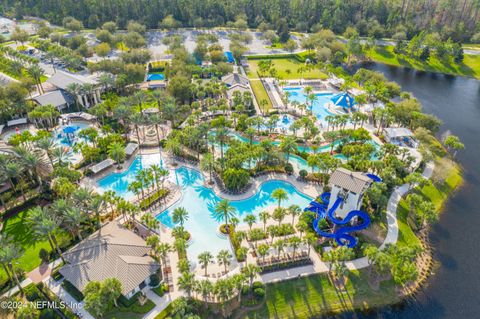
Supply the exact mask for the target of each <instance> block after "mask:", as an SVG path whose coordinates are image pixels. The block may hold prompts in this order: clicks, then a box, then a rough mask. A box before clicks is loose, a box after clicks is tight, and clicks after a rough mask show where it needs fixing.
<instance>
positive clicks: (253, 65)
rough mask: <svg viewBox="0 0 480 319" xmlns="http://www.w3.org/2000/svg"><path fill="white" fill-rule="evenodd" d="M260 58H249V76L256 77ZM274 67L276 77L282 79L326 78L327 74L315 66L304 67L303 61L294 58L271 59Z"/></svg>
mask: <svg viewBox="0 0 480 319" xmlns="http://www.w3.org/2000/svg"><path fill="white" fill-rule="evenodd" d="M260 61H261V60H249V61H248V64H249V72H248V77H249V78H258V74H257V71H258V63H259V62H260ZM272 63H273V66H274V68H275V69H276V70H277V74H278V77H279V78H280V79H282V80H292V79H301V78H303V79H327V78H328V76H327V75H326V74H325V73H323V72H321V71H320V70H319V69H318V68H317V67H315V66H314V67H312V68H308V69H305V63H303V62H300V61H298V60H296V59H293V58H292V59H272ZM302 67H303V69H305V72H303V73H299V72H298V71H299V69H300V70H301V68H302Z"/></svg>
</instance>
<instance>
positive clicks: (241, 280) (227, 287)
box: [178, 264, 260, 316]
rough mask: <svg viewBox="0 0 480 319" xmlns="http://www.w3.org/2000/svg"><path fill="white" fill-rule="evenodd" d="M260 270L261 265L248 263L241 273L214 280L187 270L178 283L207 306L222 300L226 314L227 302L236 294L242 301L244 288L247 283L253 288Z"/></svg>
mask: <svg viewBox="0 0 480 319" xmlns="http://www.w3.org/2000/svg"><path fill="white" fill-rule="evenodd" d="M259 272H260V268H259V267H257V266H256V265H253V264H248V265H246V266H245V267H243V268H242V272H241V273H239V274H235V275H233V276H231V277H226V278H220V279H218V280H216V281H215V282H212V281H210V280H208V279H204V280H196V279H195V275H194V274H193V273H191V272H188V271H187V272H184V273H182V275H181V277H180V278H179V279H178V285H179V287H180V289H181V290H183V291H184V292H185V293H186V294H187V298H191V297H192V296H196V297H197V298H198V299H201V300H203V302H204V303H205V306H207V305H208V303H209V302H220V303H221V305H222V314H223V315H224V316H225V315H226V313H225V310H226V309H225V304H226V303H227V302H228V301H230V300H231V299H232V298H234V297H235V295H236V296H237V298H238V302H240V301H241V298H242V290H243V289H244V287H245V286H246V285H248V287H250V289H252V287H253V282H254V280H255V278H256V277H257V275H258V273H259Z"/></svg>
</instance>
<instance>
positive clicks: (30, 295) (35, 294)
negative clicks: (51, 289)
mask: <svg viewBox="0 0 480 319" xmlns="http://www.w3.org/2000/svg"><path fill="white" fill-rule="evenodd" d="M23 290H24V292H25V298H27V300H28V301H35V300H38V299H40V292H39V291H38V289H37V286H35V284H30V285H28V286H26V287H25V288H23Z"/></svg>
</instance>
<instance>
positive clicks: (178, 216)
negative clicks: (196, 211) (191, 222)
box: [172, 207, 188, 227]
mask: <svg viewBox="0 0 480 319" xmlns="http://www.w3.org/2000/svg"><path fill="white" fill-rule="evenodd" d="M187 220H188V211H187V210H186V209H185V208H184V207H177V208H175V209H174V210H173V212H172V221H173V222H174V223H175V224H180V226H182V227H183V225H184V224H185V222H186V221H187Z"/></svg>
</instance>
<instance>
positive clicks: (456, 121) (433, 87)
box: [360, 64, 480, 319]
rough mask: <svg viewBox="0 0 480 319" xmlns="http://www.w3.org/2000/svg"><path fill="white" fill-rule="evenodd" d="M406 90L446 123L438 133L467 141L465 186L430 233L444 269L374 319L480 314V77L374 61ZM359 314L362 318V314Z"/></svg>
mask: <svg viewBox="0 0 480 319" xmlns="http://www.w3.org/2000/svg"><path fill="white" fill-rule="evenodd" d="M365 67H367V68H369V69H372V70H376V71H380V72H383V73H384V74H385V76H386V77H387V78H388V79H390V80H392V81H395V82H397V83H398V84H400V85H401V86H402V89H403V90H405V91H409V92H412V93H413V94H414V95H415V97H416V98H417V99H418V100H419V101H420V102H421V103H422V105H423V108H424V111H425V112H427V113H431V114H434V115H436V116H438V117H439V118H440V119H441V120H442V121H443V122H444V125H442V127H441V130H440V132H439V136H441V135H443V134H445V132H446V131H447V130H450V131H451V133H452V134H455V135H458V136H459V137H460V139H461V140H462V141H463V143H464V144H465V150H464V151H462V152H460V153H459V154H458V156H457V159H458V161H459V162H460V163H461V165H462V166H463V168H464V170H465V185H464V186H463V187H462V188H461V189H460V190H459V191H458V192H457V193H456V195H455V196H454V197H452V198H451V199H450V200H449V202H448V203H447V205H446V207H445V210H444V212H443V214H442V216H441V218H440V221H439V223H438V224H437V225H435V226H434V227H433V230H432V232H431V236H430V239H431V243H432V245H433V247H434V258H435V259H436V260H437V261H439V262H440V264H441V265H440V267H439V269H435V274H434V275H433V276H432V277H431V278H430V280H429V283H428V286H426V287H424V288H423V289H422V290H421V291H420V293H419V294H418V295H417V296H416V297H415V298H411V299H410V300H408V301H407V302H406V303H405V305H404V306H403V307H402V309H395V310H391V309H387V310H384V311H381V312H380V313H378V314H375V315H372V316H368V317H369V318H372V317H373V318H427V319H430V318H431V319H434V318H435V319H436V318H478V317H479V314H480V303H479V302H478V296H479V292H480V272H479V261H480V249H478V242H479V241H480V232H479V231H478V230H479V227H480V214H479V210H478V207H479V201H478V200H479V198H480V169H479V168H480V148H479V147H478V145H479V136H480V125H479V123H480V81H478V80H475V79H469V78H463V77H453V76H446V75H440V74H433V73H426V72H417V71H414V70H410V69H404V68H396V67H389V66H386V65H382V64H369V65H367V66H365ZM360 317H363V316H362V315H360Z"/></svg>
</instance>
